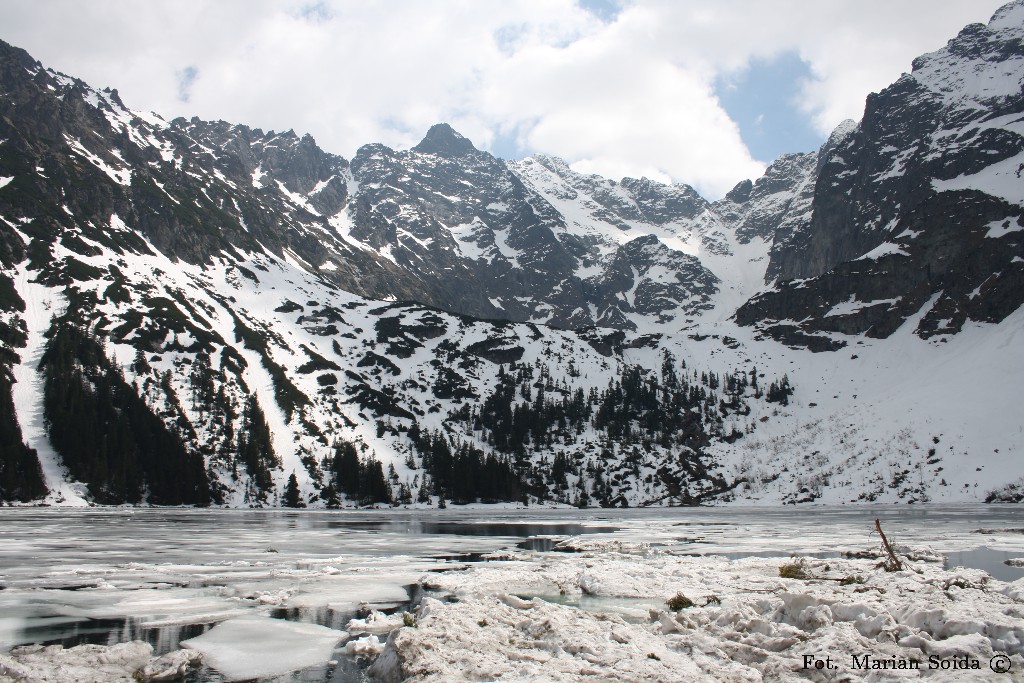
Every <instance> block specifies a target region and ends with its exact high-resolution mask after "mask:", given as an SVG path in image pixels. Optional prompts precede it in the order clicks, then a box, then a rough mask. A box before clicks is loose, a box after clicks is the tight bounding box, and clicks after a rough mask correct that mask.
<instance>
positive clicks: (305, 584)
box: [0, 505, 1024, 683]
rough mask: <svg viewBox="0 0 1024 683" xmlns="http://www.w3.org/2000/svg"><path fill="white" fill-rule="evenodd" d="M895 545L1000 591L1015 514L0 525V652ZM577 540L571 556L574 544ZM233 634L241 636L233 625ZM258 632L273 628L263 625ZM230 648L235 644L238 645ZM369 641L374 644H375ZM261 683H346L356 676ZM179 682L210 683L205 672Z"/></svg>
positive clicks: (347, 669) (35, 513)
mask: <svg viewBox="0 0 1024 683" xmlns="http://www.w3.org/2000/svg"><path fill="white" fill-rule="evenodd" d="M876 516H877V517H879V518H880V519H881V520H882V526H883V528H884V530H885V531H886V533H887V534H888V535H889V537H890V540H891V541H894V542H895V543H910V544H913V545H914V546H915V547H920V546H930V547H931V548H932V549H934V550H936V551H938V552H939V553H942V554H944V555H946V556H947V558H948V560H947V563H948V564H949V565H950V566H954V565H963V566H969V567H976V568H981V569H984V570H986V571H988V572H989V573H990V574H992V575H993V576H994V577H996V578H1000V579H1002V580H1006V581H1012V580H1015V579H1017V578H1021V577H1024V569H1019V568H1014V567H1009V566H1007V565H1005V564H1004V563H1003V562H1004V560H1006V559H1010V558H1019V557H1024V507H1022V506H1019V505H1011V506H985V505H963V506H943V507H941V508H938V507H929V506H913V507H906V506H904V507H841V508H840V507H811V508H800V509H793V508H785V509H779V508H768V509H766V508H698V509H694V508H671V509H643V510H601V509H591V510H574V509H557V510H555V509H520V510H515V509H507V508H494V509H479V508H477V509H459V508H449V509H447V510H434V509H422V510H381V511H373V510H371V511H294V512H293V511H280V510H182V509H123V508H107V509H96V508H94V509H85V510H81V509H57V508H2V509H0V652H6V651H7V650H9V649H10V648H11V647H13V646H15V645H19V644H26V643H62V644H64V645H65V646H71V645H77V644H81V643H97V644H105V645H106V644H114V643H118V642H123V641H130V640H136V639H139V640H147V641H149V642H150V643H152V644H153V645H154V647H155V648H156V651H157V654H162V653H165V652H168V651H171V650H175V649H177V647H178V644H179V642H180V641H181V640H184V639H188V638H193V637H196V636H198V635H200V634H202V633H204V632H206V631H208V630H209V629H210V628H211V627H212V626H214V625H216V624H219V623H223V622H225V621H228V620H231V619H238V618H242V617H260V618H262V619H264V620H265V621H267V620H269V619H274V620H288V621H291V622H306V623H311V624H318V625H320V626H325V627H328V628H332V629H337V630H343V629H345V627H346V624H348V622H349V620H350V619H353V618H356V617H360V616H365V614H366V613H367V611H368V610H370V609H380V610H383V611H385V612H386V611H389V610H396V609H401V608H402V607H403V606H407V605H408V604H409V601H410V600H415V599H417V598H418V595H417V591H418V588H416V584H417V581H418V579H419V578H420V577H421V576H423V575H424V574H425V573H427V572H430V571H438V570H445V569H455V568H458V567H459V566H462V565H464V564H465V563H467V562H474V561H479V560H480V559H481V555H486V554H487V553H491V552H494V551H498V550H501V549H504V548H510V547H518V548H520V549H525V550H526V551H528V553H532V557H533V561H542V560H543V557H544V556H545V553H546V552H547V551H548V550H549V548H550V547H551V546H552V545H553V543H554V541H557V540H561V539H563V538H566V537H570V536H576V535H581V534H586V535H587V536H586V539H590V538H593V539H600V540H607V539H616V540H622V541H624V542H629V543H637V542H642V543H649V544H651V545H652V546H653V547H656V548H658V549H659V550H661V551H662V552H669V553H676V554H702V555H709V554H720V555H726V556H728V557H732V558H738V557H745V556H760V555H766V554H768V555H778V556H783V557H785V556H788V555H793V554H795V555H804V556H812V557H831V556H838V554H839V553H840V552H842V551H844V550H863V549H864V548H866V547H873V546H877V537H876V536H873V534H872V528H873V523H874V519H875V517H876ZM586 539H584V541H585V540H586ZM239 623H244V622H239ZM271 623H277V622H276V621H275V622H271ZM240 637H241V636H240ZM382 637H383V636H382ZM344 645H345V641H344V640H342V642H341V643H340V644H339V645H338V647H337V649H336V650H335V654H334V656H333V661H335V662H336V664H330V665H319V666H314V667H307V668H305V669H303V670H301V671H298V672H295V673H290V674H284V675H280V676H275V677H270V678H266V677H265V678H261V679H259V680H261V681H316V682H318V683H319V682H325V681H335V682H340V681H358V680H362V677H363V673H362V669H361V666H360V663H359V662H358V661H357V660H356V659H355V658H352V657H348V656H346V655H345V651H344ZM189 680H191V681H221V680H224V678H223V677H222V676H221V675H220V674H219V673H218V672H217V671H215V670H213V669H211V668H208V667H207V668H204V669H202V670H200V671H199V672H198V673H196V674H194V675H193V676H192V677H191V678H190V679H189Z"/></svg>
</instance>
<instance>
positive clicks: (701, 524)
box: [0, 505, 1024, 683]
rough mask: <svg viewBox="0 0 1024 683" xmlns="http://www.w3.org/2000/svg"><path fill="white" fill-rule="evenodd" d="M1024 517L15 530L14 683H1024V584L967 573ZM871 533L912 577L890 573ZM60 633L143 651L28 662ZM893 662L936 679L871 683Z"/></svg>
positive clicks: (88, 651) (903, 673)
mask: <svg viewBox="0 0 1024 683" xmlns="http://www.w3.org/2000/svg"><path fill="white" fill-rule="evenodd" d="M1020 510H1021V507H1020V506H1012V505H1011V506H998V507H996V506H979V505H973V506H942V507H941V508H940V507H938V506H920V507H918V506H915V507H914V508H907V507H904V506H900V507H894V506H875V507H871V508H868V507H859V508H858V509H856V510H851V509H848V508H838V507H834V506H833V507H827V506H825V507H822V508H820V509H818V510H816V511H815V513H814V514H808V512H809V511H808V510H806V509H801V510H795V509H792V508H789V509H787V510H774V511H772V510H767V509H763V508H757V509H752V510H749V511H745V512H743V511H737V510H735V509H732V508H727V509H703V510H701V509H675V510H649V511H641V510H621V511H618V510H616V511H613V510H589V511H579V510H536V509H531V510H499V509H492V510H491V511H479V510H476V511H470V510H459V509H449V510H442V511H436V510H434V511H431V510H418V511H409V512H405V513H403V512H402V511H400V510H393V511H387V512H385V511H380V512H374V511H363V512H360V513H356V512H344V511H342V512H325V511H304V512H299V513H288V512H281V511H273V510H254V511H237V510H236V511H230V510H224V511H201V510H193V511H189V510H176V511H161V510H144V509H143V510H137V511H133V510H120V509H88V510H79V511H73V512H72V511H67V510H60V509H49V510H37V511H32V510H26V509H24V508H21V509H6V510H4V511H2V515H0V519H2V522H3V524H2V525H0V540H2V541H3V544H4V548H5V550H6V554H4V553H0V586H3V588H4V589H3V590H2V591H0V653H2V654H0V683H11V682H12V681H18V682H19V683H24V682H25V681H39V682H44V681H45V682H50V681H53V682H57V681H65V680H68V675H69V674H68V672H70V671H74V675H75V676H77V677H78V679H79V680H81V681H95V682H96V683H110V681H123V682H124V683H128V682H129V681H131V680H133V679H132V676H134V675H135V674H136V672H137V671H139V669H140V668H142V667H144V666H147V665H148V666H149V667H150V670H151V671H168V672H171V673H173V672H174V671H180V670H182V667H185V668H188V667H189V666H190V665H192V666H194V665H195V664H196V663H197V662H199V661H200V657H199V655H201V656H202V661H203V662H204V666H205V667H207V668H206V669H201V670H200V671H199V672H198V673H196V674H193V680H197V681H204V680H212V679H211V678H208V677H207V674H209V676H213V677H214V678H215V679H216V680H221V679H222V678H225V677H226V679H227V680H235V679H237V680H248V679H249V678H251V676H252V675H256V674H257V673H258V674H259V678H258V680H261V681H264V680H274V681H277V680H278V678H277V677H279V676H281V675H286V676H287V675H294V676H301V677H302V680H318V681H319V680H321V679H322V680H324V681H335V680H338V679H337V678H336V676H337V671H336V668H337V667H336V666H335V665H333V664H332V663H331V662H334V661H337V660H345V662H341V664H342V665H351V666H358V664H357V661H356V660H358V662H359V663H361V665H363V666H365V665H368V664H370V663H371V662H373V663H372V665H371V666H372V670H373V671H374V672H375V673H376V675H377V677H378V679H379V680H384V681H389V680H412V681H417V682H429V681H459V680H467V681H468V680H513V681H541V680H544V681H551V680H553V681H576V680H606V679H608V678H609V677H611V678H615V679H617V680H623V681H666V680H698V681H700V680H725V681H761V680H782V681H785V680H799V679H804V680H816V681H818V680H820V681H840V680H848V681H853V680H869V681H887V680H901V679H902V678H906V677H908V676H909V677H911V678H913V677H918V676H921V677H935V678H934V680H1000V681H1002V680H1009V681H1015V680H1024V679H1022V678H1021V676H1024V659H1022V655H1024V577H1022V578H1016V577H1018V576H1021V574H1020V572H1019V570H1016V569H1013V570H1012V573H1011V574H1010V576H1012V577H1013V578H1009V579H1006V575H1005V574H1004V575H1002V576H1003V578H1004V579H1006V580H999V579H998V578H997V577H996V576H995V575H991V576H990V575H989V574H987V573H986V572H985V571H983V570H981V569H972V568H959V567H954V566H953V565H954V564H955V563H957V562H960V561H961V558H966V556H967V555H969V554H970V553H971V552H973V551H975V550H977V549H979V548H987V549H988V550H989V551H991V552H993V553H998V554H999V555H1001V556H1003V557H1005V558H1011V559H1012V558H1017V557H1019V555H1020V553H1019V544H1020V538H1021V533H1022V531H1021V528H1020V525H1019V524H1018V523H1017V520H1018V519H1019V515H1020ZM69 513H70V514H69ZM875 517H880V518H881V520H882V525H883V527H884V528H885V530H886V531H887V532H888V533H889V535H890V537H891V538H893V537H894V538H895V542H896V543H897V552H898V553H899V555H900V557H901V559H903V560H904V561H905V563H906V566H905V569H904V570H903V571H897V572H886V571H884V569H882V568H880V567H879V566H878V564H879V561H880V559H881V558H882V553H881V550H880V548H879V538H878V536H877V534H875V533H873V531H872V529H873V526H872V523H871V522H872V521H873V519H874V518H875ZM169 522H170V523H169ZM186 528H202V529H204V531H203V533H202V534H200V535H198V536H190V535H188V534H184V535H183V534H182V533H181V530H182V529H186ZM585 532H589V533H585ZM567 534H569V535H568V536H567ZM571 534H583V535H575V536H573V535H571ZM517 538H518V539H529V540H545V541H547V543H544V544H531V543H530V542H521V543H519V544H518V545H517ZM907 543H909V546H910V547H907V545H904V544H907ZM552 544H554V545H555V547H556V550H560V551H562V552H557V551H556V552H551V551H541V550H537V549H536V548H538V547H545V548H549V547H551V545H552ZM101 549H102V550H101ZM698 553H699V554H698ZM126 554H127V555H126ZM470 555H472V556H473V558H477V557H479V558H480V560H481V561H472V560H471V559H469V558H470ZM126 556H130V557H131V558H132V559H131V561H126V560H125V559H124V558H125V557H126ZM27 557H35V558H36V561H35V563H34V564H33V563H26V562H25V561H24V560H23V559H16V558H27ZM955 557H956V558H958V559H956V560H954V559H953V558H955ZM1003 557H1000V558H999V559H998V560H997V561H998V562H999V563H1000V564H1003ZM5 558H6V559H5ZM119 558H120V559H119ZM784 565H795V567H796V568H797V569H799V570H800V572H802V573H803V575H804V578H799V577H798V576H799V574H800V572H796V573H795V574H794V573H793V572H790V574H791V576H790V577H789V578H785V577H783V576H780V568H781V567H782V566H784ZM1005 565H1006V568H1008V569H1009V568H1012V567H1013V565H1012V564H1011V563H1009V562H1006V563H1005ZM944 566H945V567H951V568H950V569H944V568H943V567H944ZM979 566H982V565H979ZM985 566H988V565H985ZM989 571H992V572H993V574H995V573H996V570H995V569H994V568H991V567H990V569H989ZM410 584H415V585H416V586H417V587H418V590H413V589H409V590H408V592H407V589H406V587H407V586H409V585H410ZM414 595H422V596H423V598H422V601H421V602H419V604H418V605H417V604H416V603H415V602H413V604H412V605H410V604H409V602H408V599H409V598H410V597H412V596H414ZM676 596H684V597H685V598H687V599H688V600H689V601H692V603H693V605H692V606H688V607H687V606H684V605H685V604H686V601H685V600H683V599H682V597H680V598H679V603H680V604H677V605H675V606H674V609H672V608H670V607H669V605H668V604H667V603H666V601H667V600H669V599H671V598H674V597H676ZM286 612H287V613H288V614H285V613H286ZM404 612H408V614H404ZM328 613H330V614H331V615H332V616H330V618H328V619H326V620H320V617H318V616H317V615H318V614H319V615H321V616H323V615H326V614H328ZM303 615H304V616H303ZM55 617H56V620H63V621H64V622H65V623H70V622H71V621H76V620H82V619H87V620H88V619H118V618H120V619H126V620H127V621H126V626H125V628H124V629H122V630H119V631H118V632H117V634H115V636H116V638H115V639H112V640H110V641H108V642H109V643H115V642H118V640H117V639H118V638H120V639H124V640H126V641H132V640H134V641H135V644H134V645H132V643H131V642H129V643H121V644H120V645H118V646H109V647H108V646H106V645H102V646H98V645H88V646H86V647H81V648H64V649H62V648H59V647H57V646H53V645H48V646H40V645H28V647H27V648H24V649H21V648H23V647H24V646H25V645H26V644H28V643H31V642H33V641H32V640H30V639H28V634H30V633H32V632H33V631H32V630H31V629H38V628H39V627H40V626H43V625H44V624H45V623H46V622H48V621H51V620H54V618H55ZM69 619H70V620H69ZM5 622H9V623H5ZM129 622H130V623H131V625H130V626H129V625H128V623H129ZM303 622H307V623H303ZM186 625H191V628H190V630H188V631H187V635H185V633H186V631H184V630H183V629H184V627H185V626H186ZM198 627H202V628H201V629H200V630H196V628H198ZM5 628H6V629H7V631H6V633H5V632H4V629H5ZM153 629H157V631H159V633H157V631H154V630H153ZM161 629H162V630H161ZM34 632H35V633H39V632H40V631H38V630H36V631H34ZM172 632H173V633H172ZM197 633H202V634H203V635H201V636H199V637H196V634H197ZM389 634H390V635H389ZM155 635H156V636H157V637H154V636H155ZM172 636H173V637H172ZM54 638H58V639H57V640H56V641H54ZM140 639H148V640H149V641H150V643H152V644H153V645H154V646H155V648H154V647H151V646H150V643H145V642H140ZM5 641H6V642H7V643H8V645H7V647H12V646H14V649H13V650H12V651H11V652H10V653H9V654H8V653H7V651H6V648H5V647H4V645H3V643H4V642H5ZM307 641H308V642H307ZM35 642H39V643H53V642H60V640H59V636H57V635H54V636H50V638H49V639H46V638H43V639H39V640H36V641H35ZM77 642H81V641H77ZM92 642H104V641H95V640H94V641H92ZM127 645H132V647H127ZM179 647H182V648H186V649H178V648H179ZM115 648H116V649H115ZM187 648H194V649H187ZM247 653H249V654H247ZM252 653H256V654H252ZM257 654H258V655H259V656H261V657H264V658H265V660H266V661H271V660H272V661H273V664H274V672H275V673H273V674H272V673H271V671H270V670H269V669H265V668H263V667H264V665H263V664H259V663H257V656H256V655H257ZM158 655H163V656H164V659H162V660H160V661H159V662H157V661H154V660H156V657H157V656H158ZM1000 655H1004V656H1005V657H1007V658H1008V659H1007V660H1006V661H1007V662H1009V665H1010V666H1011V670H1010V672H1009V674H999V675H998V677H996V678H993V677H994V676H997V675H996V674H995V673H994V672H993V671H992V669H991V668H990V666H989V665H990V663H991V662H992V661H993V658H994V657H998V656H1000ZM865 656H869V659H868V660H864V657H865ZM805 657H811V659H809V660H805ZM854 657H857V658H858V659H857V660H856V662H855V661H854V659H853V658H854ZM267 658H269V659H267ZM826 658H828V660H829V661H831V662H832V664H833V665H835V666H836V667H838V668H836V669H829V668H826V666H827V665H826V661H827V660H826ZM930 658H936V659H935V661H936V662H938V664H936V666H937V667H939V668H936V669H929V668H928V667H929V665H931V663H932V660H931V659H930ZM819 661H820V662H822V663H823V664H822V667H823V668H821V669H817V668H814V667H815V665H816V663H817V662H819ZM890 661H891V662H906V664H905V665H906V666H913V664H914V662H918V663H919V664H920V666H921V668H920V669H906V670H895V671H893V670H877V669H870V668H865V666H870V663H871V662H880V663H881V662H890ZM805 662H807V666H806V668H805ZM865 662H867V664H865ZM943 662H948V664H946V665H945V666H948V667H957V666H961V665H962V666H973V663H975V662H977V663H978V666H980V667H982V668H980V669H970V668H969V669H962V668H941V667H942V666H943ZM1001 662H1003V660H998V661H996V665H997V666H999V665H1000V663H1001ZM861 665H865V666H861ZM69 667H71V668H69ZM254 667H255V668H254ZM211 669H212V670H215V673H212V672H211ZM300 670H301V674H298V673H297V674H287V673H286V672H289V671H300ZM112 672H113V673H112ZM12 674H15V675H12ZM196 676H199V677H198V678H196ZM275 676H277V677H275ZM311 676H312V678H310V677H311ZM152 680H159V679H156V678H154V679H152ZM341 680H348V679H347V678H343V679H341Z"/></svg>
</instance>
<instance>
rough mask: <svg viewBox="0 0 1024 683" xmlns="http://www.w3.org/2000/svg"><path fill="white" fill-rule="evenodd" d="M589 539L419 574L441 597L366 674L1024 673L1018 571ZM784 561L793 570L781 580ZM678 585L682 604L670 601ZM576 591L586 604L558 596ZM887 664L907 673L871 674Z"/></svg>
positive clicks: (420, 679)
mask: <svg viewBox="0 0 1024 683" xmlns="http://www.w3.org/2000/svg"><path fill="white" fill-rule="evenodd" d="M589 545H590V547H591V549H590V550H587V551H585V552H581V553H577V554H552V555H550V556H548V557H545V558H544V560H543V562H537V561H529V560H525V561H524V560H523V559H521V558H516V557H514V556H512V557H510V558H509V559H507V560H504V561H500V562H494V563H484V564H477V565H473V566H472V567H470V568H468V569H466V570H465V571H458V572H445V573H442V574H435V575H432V576H430V577H428V578H426V579H425V580H424V582H423V583H424V586H425V587H427V588H430V589H432V590H433V591H436V592H439V593H440V594H442V595H445V596H450V597H449V600H451V599H452V598H454V600H455V601H445V600H439V599H434V598H426V599H425V600H424V601H423V603H422V604H421V606H420V607H419V610H418V618H417V622H416V627H415V628H402V629H399V630H397V631H394V632H393V633H392V635H391V637H390V638H389V640H388V643H387V646H386V648H385V649H384V651H383V652H382V654H381V655H380V657H379V658H378V660H377V662H376V663H375V664H374V666H373V667H372V668H371V672H373V673H375V674H376V675H377V677H378V678H379V679H380V680H382V681H400V680H401V681H416V682H417V683H428V682H431V681H462V680H465V681H470V680H497V679H500V680H516V681H540V680H545V681H580V680H609V679H615V680H621V681H667V680H707V681H761V680H792V679H806V680H815V681H832V680H865V681H879V680H901V679H903V678H905V677H906V678H916V677H929V678H931V679H932V680H949V681H953V680H956V681H963V680H978V681H981V680H993V677H996V678H997V679H998V680H1014V681H1016V680H1024V579H1020V580H1017V581H1015V582H1013V583H1005V582H1001V581H996V580H994V579H992V578H991V577H989V576H988V575H987V574H986V573H985V572H982V571H980V570H974V569H962V568H957V569H955V570H944V569H942V567H941V564H937V563H936V562H934V561H924V560H918V561H906V563H905V564H906V568H905V570H904V571H898V572H886V571H884V569H882V568H879V567H878V566H877V564H878V562H877V560H875V559H813V558H809V559H808V558H804V559H802V560H794V559H793V558H785V557H777V558H761V557H758V558H744V559H738V560H730V559H727V558H724V557H721V556H710V557H681V556H678V555H668V554H662V553H659V552H657V551H656V550H654V549H652V548H651V547H649V546H647V545H645V544H638V545H634V546H631V547H626V546H623V545H622V544H605V545H604V546H603V547H601V546H600V545H598V544H594V543H591V544H589ZM912 556H913V555H912ZM921 556H923V557H927V556H928V555H927V553H924V554H921ZM930 559H933V558H930ZM793 563H798V564H799V565H800V567H801V569H802V571H803V572H804V573H805V574H806V576H807V577H808V578H806V579H799V578H782V577H780V567H781V566H785V565H791V564H793ZM539 595H543V596H546V599H545V598H542V597H532V598H531V599H526V598H530V596H539ZM677 595H681V596H685V597H686V598H688V599H689V600H691V601H692V602H693V606H690V607H686V608H683V609H678V610H677V611H673V610H672V609H671V608H670V607H669V606H668V605H667V604H666V601H667V600H668V599H670V598H672V597H674V596H677ZM588 597H589V598H590V600H591V604H592V605H593V604H595V602H596V603H597V604H598V605H599V608H595V607H594V606H591V607H588V608H586V609H583V608H580V607H576V606H574V605H572V604H560V603H563V602H568V603H572V602H580V599H581V598H588ZM602 602H603V603H604V604H600V603H602ZM684 602H685V601H684ZM677 606H678V605H677ZM819 662H821V664H819ZM890 664H891V665H892V666H894V667H910V668H898V669H889V668H882V669H880V668H878V667H888V665H890ZM993 666H994V667H996V668H997V669H1000V668H1001V667H1006V666H1008V667H1010V668H1009V672H1008V673H1003V672H1002V671H1000V672H999V673H996V672H995V671H994V670H993V668H992V667H993ZM833 667H834V668H833ZM918 667H919V668H918ZM880 672H881V673H880Z"/></svg>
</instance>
